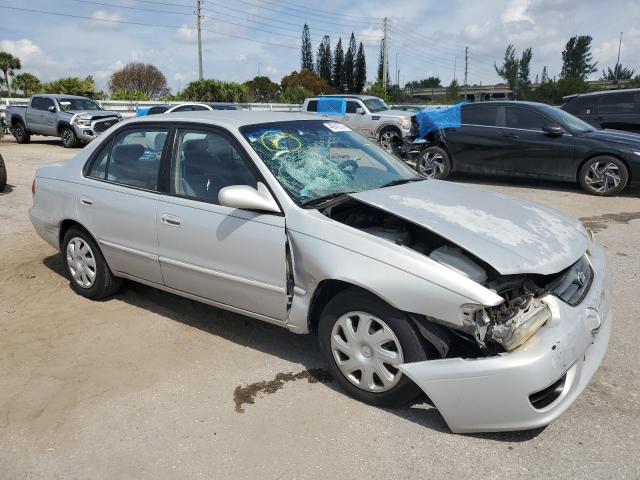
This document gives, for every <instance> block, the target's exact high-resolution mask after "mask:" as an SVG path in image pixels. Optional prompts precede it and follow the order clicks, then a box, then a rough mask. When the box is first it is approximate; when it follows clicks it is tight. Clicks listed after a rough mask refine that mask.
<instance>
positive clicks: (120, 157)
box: [111, 143, 144, 163]
mask: <svg viewBox="0 0 640 480" xmlns="http://www.w3.org/2000/svg"><path fill="white" fill-rule="evenodd" d="M143 154H144V147H143V146H142V145H140V144H138V143H133V144H130V145H116V146H115V147H113V152H112V156H111V161H112V162H115V163H120V162H131V161H136V160H138V159H139V158H140V157H141V156H142V155H143Z"/></svg>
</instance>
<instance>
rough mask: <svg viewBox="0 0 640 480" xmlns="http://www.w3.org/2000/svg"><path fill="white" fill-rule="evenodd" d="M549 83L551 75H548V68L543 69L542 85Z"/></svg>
mask: <svg viewBox="0 0 640 480" xmlns="http://www.w3.org/2000/svg"><path fill="white" fill-rule="evenodd" d="M548 81H549V74H548V73H547V66H546V65H545V66H544V67H542V75H541V76H540V83H547V82H548Z"/></svg>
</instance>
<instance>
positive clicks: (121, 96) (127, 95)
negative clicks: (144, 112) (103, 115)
mask: <svg viewBox="0 0 640 480" xmlns="http://www.w3.org/2000/svg"><path fill="white" fill-rule="evenodd" d="M111 100H137V101H145V100H149V96H148V95H147V94H145V93H144V92H141V91H140V90H117V91H115V92H113V93H112V94H111Z"/></svg>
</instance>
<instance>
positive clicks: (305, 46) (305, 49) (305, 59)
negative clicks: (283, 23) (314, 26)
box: [300, 23, 313, 71]
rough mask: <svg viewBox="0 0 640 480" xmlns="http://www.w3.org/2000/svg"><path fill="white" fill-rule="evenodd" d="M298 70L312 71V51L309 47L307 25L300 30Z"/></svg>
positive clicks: (309, 36)
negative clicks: (300, 44) (300, 41)
mask: <svg viewBox="0 0 640 480" xmlns="http://www.w3.org/2000/svg"><path fill="white" fill-rule="evenodd" d="M300 69H301V70H311V71H313V51H312V47H311V35H310V34H309V25H307V24H306V23H305V24H304V27H303V28H302V47H301V49H300Z"/></svg>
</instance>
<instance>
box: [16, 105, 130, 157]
mask: <svg viewBox="0 0 640 480" xmlns="http://www.w3.org/2000/svg"><path fill="white" fill-rule="evenodd" d="M5 115H6V121H7V124H8V125H9V127H10V128H11V131H12V133H13V136H14V137H15V138H16V141H17V142H18V143H28V142H29V141H30V140H31V135H49V136H54V137H60V139H61V140H62V145H63V146H64V147H65V148H73V147H76V146H77V145H78V144H79V143H80V142H85V143H88V142H90V141H91V140H93V139H94V138H96V137H97V136H98V135H100V134H101V133H102V132H104V131H105V130H107V129H108V128H109V127H110V126H112V125H113V124H115V123H117V122H119V121H120V120H122V116H121V115H120V114H119V113H117V112H110V111H107V110H103V109H102V108H101V107H100V105H98V104H97V103H96V102H94V101H93V100H91V99H90V98H86V97H78V96H75V95H36V96H34V97H32V98H31V101H30V102H29V105H28V106H26V107H24V106H16V105H10V106H9V107H7V111H6V113H5Z"/></svg>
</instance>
